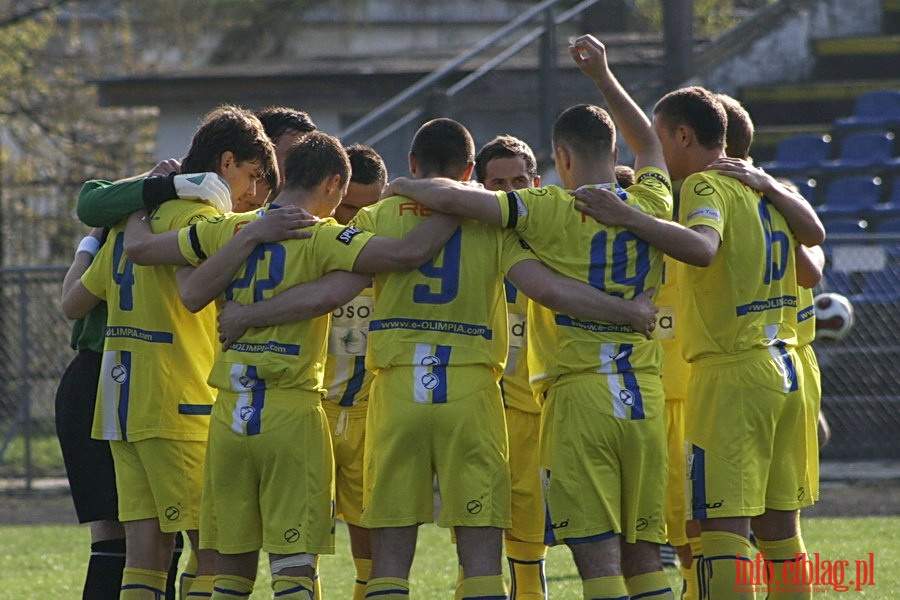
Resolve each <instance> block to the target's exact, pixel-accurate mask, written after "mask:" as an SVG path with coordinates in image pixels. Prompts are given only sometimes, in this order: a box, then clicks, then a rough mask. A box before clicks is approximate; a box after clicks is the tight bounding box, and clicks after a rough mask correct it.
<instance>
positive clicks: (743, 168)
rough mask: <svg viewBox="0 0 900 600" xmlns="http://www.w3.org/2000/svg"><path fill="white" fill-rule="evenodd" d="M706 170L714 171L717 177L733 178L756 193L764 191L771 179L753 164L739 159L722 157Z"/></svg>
mask: <svg viewBox="0 0 900 600" xmlns="http://www.w3.org/2000/svg"><path fill="white" fill-rule="evenodd" d="M707 168H708V169H709V170H714V171H716V172H717V173H718V174H719V175H725V176H727V177H733V178H735V179H737V180H738V181H740V182H742V183H744V184H745V185H747V186H749V187H750V188H752V189H754V190H756V191H757V192H762V191H765V189H766V187H767V186H768V184H769V183H770V179H771V175H769V174H768V173H766V172H765V171H763V170H762V169H760V168H759V167H757V166H755V165H753V163H751V162H749V161H746V160H741V159H740V158H729V157H725V156H723V157H722V158H718V159H716V160H715V161H713V162H712V163H710V165H709V167H707Z"/></svg>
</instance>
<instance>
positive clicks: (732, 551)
mask: <svg viewBox="0 0 900 600" xmlns="http://www.w3.org/2000/svg"><path fill="white" fill-rule="evenodd" d="M700 543H701V545H702V546H703V559H702V562H701V564H700V565H699V566H698V573H699V579H700V588H701V590H704V594H705V595H704V597H707V598H715V599H716V600H731V599H734V600H739V599H746V600H752V599H753V598H755V597H756V594H755V592H754V591H753V588H752V587H751V586H745V585H738V584H739V581H738V580H739V578H738V573H741V572H742V569H743V566H744V565H746V563H748V562H751V561H752V559H751V558H750V556H751V553H752V549H751V547H750V540H748V539H747V538H745V537H743V536H740V535H737V534H735V533H729V532H727V531H704V532H703V533H701V534H700Z"/></svg>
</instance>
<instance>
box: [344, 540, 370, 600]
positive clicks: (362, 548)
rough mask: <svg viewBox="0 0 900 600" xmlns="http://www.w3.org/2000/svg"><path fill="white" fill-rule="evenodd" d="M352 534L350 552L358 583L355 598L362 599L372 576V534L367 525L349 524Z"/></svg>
mask: <svg viewBox="0 0 900 600" xmlns="http://www.w3.org/2000/svg"><path fill="white" fill-rule="evenodd" d="M347 531H348V533H349V534H350V554H351V555H352V556H353V564H354V565H355V567H356V584H355V585H354V587H353V600H361V599H362V598H364V597H365V594H366V584H367V583H368V582H369V578H370V577H371V576H372V535H371V533H370V532H369V530H368V529H366V528H365V527H360V526H359V525H350V524H349V523H348V524H347Z"/></svg>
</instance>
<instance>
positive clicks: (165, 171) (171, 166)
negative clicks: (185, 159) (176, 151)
mask: <svg viewBox="0 0 900 600" xmlns="http://www.w3.org/2000/svg"><path fill="white" fill-rule="evenodd" d="M172 173H175V174H176V175H177V174H178V173H181V161H180V160H178V159H177V158H167V159H166V160H163V161H160V162H158V163H157V164H156V166H155V167H153V168H152V169H151V170H150V172H149V173H147V175H148V176H150V177H152V176H154V175H171V174H172Z"/></svg>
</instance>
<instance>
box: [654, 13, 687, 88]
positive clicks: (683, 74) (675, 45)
mask: <svg viewBox="0 0 900 600" xmlns="http://www.w3.org/2000/svg"><path fill="white" fill-rule="evenodd" d="M662 12H663V38H664V39H663V46H664V49H665V59H664V60H665V65H666V68H665V73H666V78H665V83H666V85H667V87H669V88H674V87H677V86H679V85H681V84H682V83H683V82H684V81H685V80H686V79H688V78H689V77H690V76H691V74H692V73H693V72H694V2H693V0H665V1H664V2H662Z"/></svg>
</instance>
